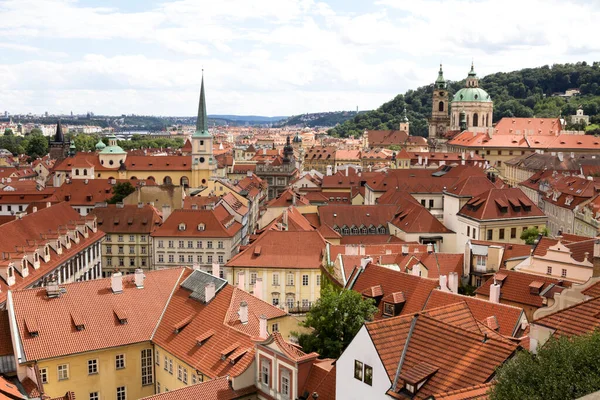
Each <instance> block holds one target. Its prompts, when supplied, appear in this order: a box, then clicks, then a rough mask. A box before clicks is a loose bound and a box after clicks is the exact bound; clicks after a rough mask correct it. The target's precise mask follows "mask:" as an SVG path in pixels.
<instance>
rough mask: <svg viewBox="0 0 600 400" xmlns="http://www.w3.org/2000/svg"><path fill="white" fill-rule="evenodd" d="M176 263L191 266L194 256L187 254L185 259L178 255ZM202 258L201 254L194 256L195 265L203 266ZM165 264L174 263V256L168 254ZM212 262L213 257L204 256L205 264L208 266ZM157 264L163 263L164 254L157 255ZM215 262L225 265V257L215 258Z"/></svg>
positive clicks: (183, 255)
mask: <svg viewBox="0 0 600 400" xmlns="http://www.w3.org/2000/svg"><path fill="white" fill-rule="evenodd" d="M177 259H178V262H179V263H186V262H187V263H188V264H193V263H194V255H193V254H188V255H187V257H186V255H185V254H180V255H179V256H178V257H177ZM203 259H204V258H203V257H202V254H196V263H198V264H203ZM167 260H168V261H167V262H168V263H174V262H175V255H174V254H169V255H168V257H167ZM213 260H214V257H213V256H212V255H208V256H206V262H207V263H208V264H212V263H213ZM158 262H159V263H164V262H165V255H164V254H159V255H158ZM217 262H218V263H219V264H223V263H225V256H222V255H220V256H217Z"/></svg>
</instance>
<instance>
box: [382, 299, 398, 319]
mask: <svg viewBox="0 0 600 400" xmlns="http://www.w3.org/2000/svg"><path fill="white" fill-rule="evenodd" d="M383 315H387V316H389V317H393V316H394V315H395V313H394V305H393V304H392V303H387V302H386V303H383Z"/></svg>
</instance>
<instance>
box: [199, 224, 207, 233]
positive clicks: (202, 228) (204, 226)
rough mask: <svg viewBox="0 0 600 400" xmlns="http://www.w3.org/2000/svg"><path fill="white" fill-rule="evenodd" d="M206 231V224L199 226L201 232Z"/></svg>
mask: <svg viewBox="0 0 600 400" xmlns="http://www.w3.org/2000/svg"><path fill="white" fill-rule="evenodd" d="M204 229H206V225H204V224H198V230H199V231H200V232H202V231H204Z"/></svg>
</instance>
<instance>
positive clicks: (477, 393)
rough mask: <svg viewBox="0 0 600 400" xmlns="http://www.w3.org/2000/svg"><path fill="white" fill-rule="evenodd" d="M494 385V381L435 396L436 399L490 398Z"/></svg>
mask: <svg viewBox="0 0 600 400" xmlns="http://www.w3.org/2000/svg"><path fill="white" fill-rule="evenodd" d="M493 386H494V382H488V383H482V384H480V385H473V386H470V387H466V388H463V389H458V390H451V391H449V392H445V393H438V394H436V395H434V398H435V399H436V400H488V399H489V393H490V390H491V389H492V387H493Z"/></svg>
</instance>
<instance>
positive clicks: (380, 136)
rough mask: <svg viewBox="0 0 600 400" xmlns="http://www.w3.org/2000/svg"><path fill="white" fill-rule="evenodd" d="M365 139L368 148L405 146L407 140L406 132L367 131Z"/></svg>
mask: <svg viewBox="0 0 600 400" xmlns="http://www.w3.org/2000/svg"><path fill="white" fill-rule="evenodd" d="M367 137H368V139H369V146H370V147H376V146H389V145H394V144H396V145H402V144H405V142H406V140H407V139H408V132H405V131H396V130H389V131H369V130H368V131H367Z"/></svg>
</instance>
